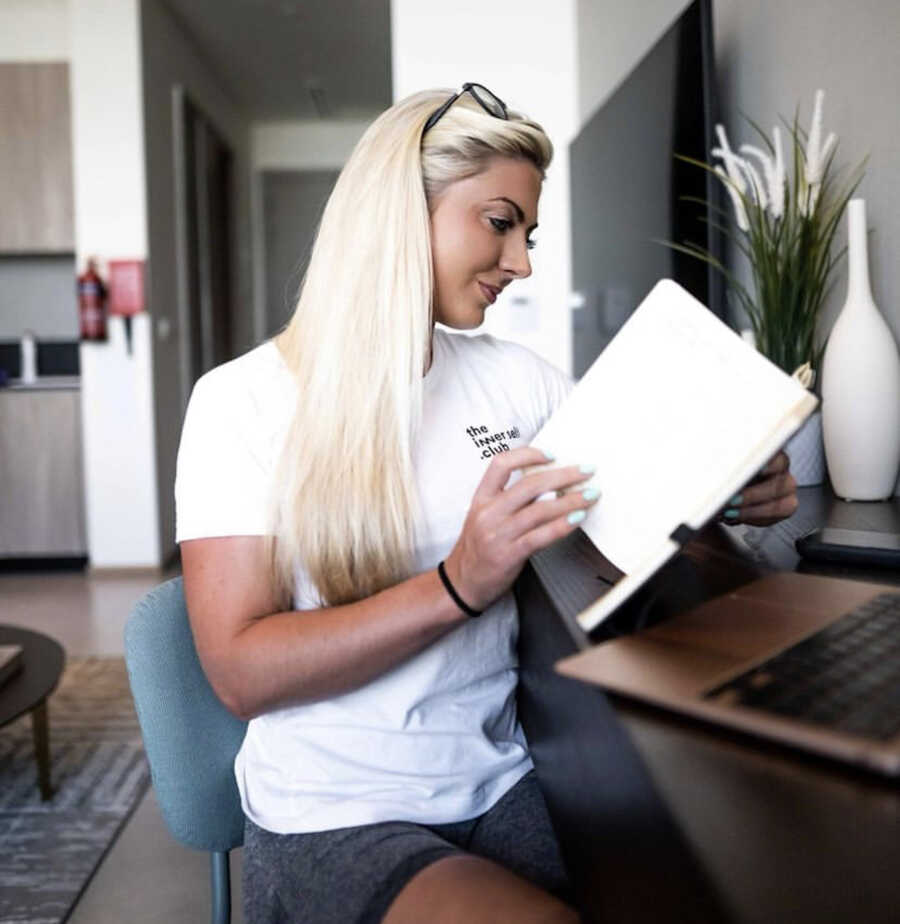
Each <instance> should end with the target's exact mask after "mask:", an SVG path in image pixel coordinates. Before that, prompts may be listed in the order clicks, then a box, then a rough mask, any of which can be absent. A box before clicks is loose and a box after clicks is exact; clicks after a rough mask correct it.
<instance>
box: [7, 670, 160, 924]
mask: <svg viewBox="0 0 900 924" xmlns="http://www.w3.org/2000/svg"><path fill="white" fill-rule="evenodd" d="M48 704H49V705H48V709H49V717H50V755H51V766H52V772H51V781H52V784H53V787H54V790H55V792H54V796H53V798H52V800H50V801H48V802H42V801H41V797H40V793H39V792H38V788H37V769H36V765H35V762H34V749H33V745H32V738H31V718H30V716H24V717H23V718H21V719H19V720H17V721H16V722H14V723H13V724H11V725H7V726H6V727H5V728H2V729H0V922H2V924H60V922H62V921H65V920H66V918H67V917H68V916H69V915H70V914H71V912H72V909H73V908H74V907H75V904H76V902H77V901H78V898H79V896H80V895H81V893H82V892H83V891H84V889H85V888H86V886H87V884H88V883H89V882H90V880H91V877H92V876H93V874H94V872H95V871H96V869H97V867H98V866H99V865H100V862H101V860H102V859H103V857H104V855H105V854H106V852H107V851H108V850H109V848H110V847H111V846H112V845H113V843H114V842H115V839H116V837H117V836H118V834H119V831H121V829H122V828H123V827H124V824H125V822H126V821H127V820H128V818H129V816H130V815H131V812H132V811H133V810H134V808H135V807H136V806H137V804H138V802H139V801H140V798H141V796H142V795H143V794H144V792H145V791H146V789H147V785H148V783H149V780H150V771H149V768H148V766H147V761H146V758H145V756H144V750H143V744H142V742H141V733H140V729H139V727H138V723H137V718H136V716H135V713H134V705H133V703H132V700H131V692H130V690H129V687H128V675H127V673H126V670H125V662H124V661H123V660H122V658H72V659H70V660H69V662H68V664H67V666H66V668H65V670H64V672H63V675H62V678H61V679H60V683H59V686H58V687H57V689H56V692H55V693H53V694H52V695H51V697H50V699H49V700H48Z"/></svg>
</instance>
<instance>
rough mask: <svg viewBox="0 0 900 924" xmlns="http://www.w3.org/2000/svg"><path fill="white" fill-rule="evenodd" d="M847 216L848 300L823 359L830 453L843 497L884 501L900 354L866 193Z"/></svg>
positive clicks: (891, 478)
mask: <svg viewBox="0 0 900 924" xmlns="http://www.w3.org/2000/svg"><path fill="white" fill-rule="evenodd" d="M847 215H848V224H849V228H848V266H849V280H848V287H847V301H846V303H845V305H844V308H843V310H842V311H841V313H840V315H839V316H838V319H837V321H835V324H834V327H833V328H832V331H831V336H830V337H829V338H828V345H827V347H826V348H825V359H824V362H823V364H822V426H823V434H824V438H825V460H826V462H827V464H828V474H829V477H830V478H831V484H832V487H833V488H834V492H835V494H837V495H838V497H842V498H844V499H846V500H881V499H883V498H886V497H889V496H890V495H892V494H893V493H894V486H895V485H896V483H897V472H898V468H900V355H898V353H897V344H896V342H895V341H894V335H893V334H892V332H891V329H890V328H889V327H888V325H887V324H886V323H885V320H884V318H882V316H881V314H880V313H879V311H878V308H877V307H876V305H875V301H874V300H873V298H872V290H871V287H870V285H869V260H868V245H867V239H866V203H865V200H863V199H851V200H850V202H849V203H848V205H847Z"/></svg>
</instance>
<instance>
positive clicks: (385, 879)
mask: <svg viewBox="0 0 900 924" xmlns="http://www.w3.org/2000/svg"><path fill="white" fill-rule="evenodd" d="M461 853H469V854H474V855H476V856H480V857H486V858H487V859H490V860H493V861H495V862H496V863H499V864H501V865H502V866H505V867H506V868H507V869H509V870H511V871H512V872H514V873H517V874H518V875H519V876H522V877H523V878H524V879H528V880H530V881H531V882H534V883H535V884H537V885H539V886H540V887H542V888H544V889H546V890H547V891H549V892H552V893H553V894H555V895H558V896H559V897H561V898H566V897H567V896H568V889H569V884H568V878H567V875H566V870H565V867H564V865H563V861H562V857H561V856H560V852H559V845H558V844H557V842H556V837H555V835H554V833H553V828H552V827H551V824H550V817H549V815H548V814H547V807H546V805H545V804H544V799H543V796H542V795H541V791H540V789H539V788H538V784H537V779H536V778H535V775H534V771H531V772H530V773H528V774H526V775H525V776H524V777H523V778H522V779H521V780H519V782H518V783H516V785H515V786H513V788H512V789H511V790H509V792H507V793H506V794H505V795H504V796H503V798H501V799H500V801H499V802H497V804H496V805H494V806H493V808H491V809H490V810H489V811H487V812H485V813H484V814H483V815H481V816H479V817H478V818H472V819H470V820H469V821H460V822H455V823H453V824H442V825H420V824H412V823H410V822H405V821H388V822H383V823H381V824H374V825H363V826H361V827H356V828H338V829H337V830H334V831H319V832H315V833H312V834H273V833H272V832H271V831H265V830H264V829H262V828H260V827H258V826H257V825H255V824H254V823H253V822H252V821H250V820H249V819H247V822H246V827H245V830H244V855H243V870H244V872H243V877H244V878H243V887H244V920H245V921H246V924H374V922H376V921H380V920H381V919H382V918H383V917H384V914H385V912H386V911H387V910H388V908H389V907H390V904H391V902H392V901H393V900H394V898H396V896H397V894H398V893H399V892H400V890H401V889H402V888H403V887H404V886H405V885H406V883H407V882H409V880H410V879H412V878H413V876H415V875H416V873H418V872H419V871H420V870H422V869H424V867H426V866H427V865H428V864H429V863H434V862H435V861H436V860H440V859H443V858H444V857H449V856H453V855H454V854H461Z"/></svg>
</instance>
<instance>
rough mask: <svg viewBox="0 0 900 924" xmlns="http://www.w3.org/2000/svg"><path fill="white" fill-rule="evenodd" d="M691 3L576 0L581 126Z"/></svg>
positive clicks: (673, 0)
mask: <svg viewBox="0 0 900 924" xmlns="http://www.w3.org/2000/svg"><path fill="white" fill-rule="evenodd" d="M687 5H688V4H687V0H640V3H621V2H619V0H577V17H578V21H577V33H578V122H579V125H583V124H584V123H585V122H587V121H588V119H590V117H591V116H592V115H593V114H594V112H595V111H596V110H597V108H598V107H599V106H601V105H602V104H603V103H604V102H605V101H606V99H607V97H608V96H609V95H610V94H611V93H612V92H613V90H615V89H616V87H617V86H618V85H619V84H620V83H621V82H622V80H624V78H625V77H627V76H628V74H629V72H630V71H631V69H632V68H633V67H634V65H635V64H636V63H637V62H638V61H640V60H641V58H642V57H643V56H644V55H645V54H646V53H647V52H648V51H649V50H650V49H651V48H652V47H653V45H654V44H655V43H656V42H657V41H658V40H659V39H660V38H661V37H662V35H663V33H665V31H666V30H667V29H668V28H669V26H670V25H671V24H672V23H673V22H674V20H675V19H676V17H677V16H678V14H679V13H680V12H681V11H682V10H683V9H684V8H685V7H686V6H687Z"/></svg>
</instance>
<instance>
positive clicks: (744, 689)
mask: <svg viewBox="0 0 900 924" xmlns="http://www.w3.org/2000/svg"><path fill="white" fill-rule="evenodd" d="M726 691H731V692H732V696H735V694H736V703H739V704H740V705H742V706H749V707H751V708H753V709H761V710H763V711H764V712H771V713H775V714H776V715H781V716H790V717H792V718H796V719H801V720H803V721H806V722H812V723H814V724H816V725H824V726H827V727H828V728H833V729H836V730H840V731H843V732H848V733H850V734H854V735H861V736H863V737H866V738H875V739H878V740H885V739H887V738H891V737H893V736H894V735H895V734H896V733H897V732H898V731H900V593H885V594H880V595H879V596H877V597H875V598H873V599H872V600H869V601H868V602H867V603H864V604H863V605H862V606H860V607H858V608H857V609H854V610H851V611H850V612H849V613H845V614H844V615H843V616H841V617H840V618H839V619H837V620H836V621H835V622H833V623H831V624H830V625H829V626H826V627H825V628H824V629H822V630H820V631H819V632H817V633H815V634H814V635H812V636H810V637H809V638H807V639H804V640H803V641H802V642H798V643H797V644H796V645H794V646H792V647H791V648H788V649H786V650H785V651H783V652H781V653H780V654H778V655H776V656H775V657H773V658H770V659H769V660H768V661H766V662H765V663H763V664H760V665H758V666H757V667H755V668H753V669H752V670H750V671H747V672H746V673H744V674H741V675H740V676H739V677H737V678H735V679H734V680H730V681H728V682H727V683H725V684H722V685H721V686H719V687H717V688H716V689H715V690H712V691H711V692H709V693H707V694H706V696H707V698H710V697H713V696H719V695H721V694H722V693H725V692H726Z"/></svg>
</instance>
